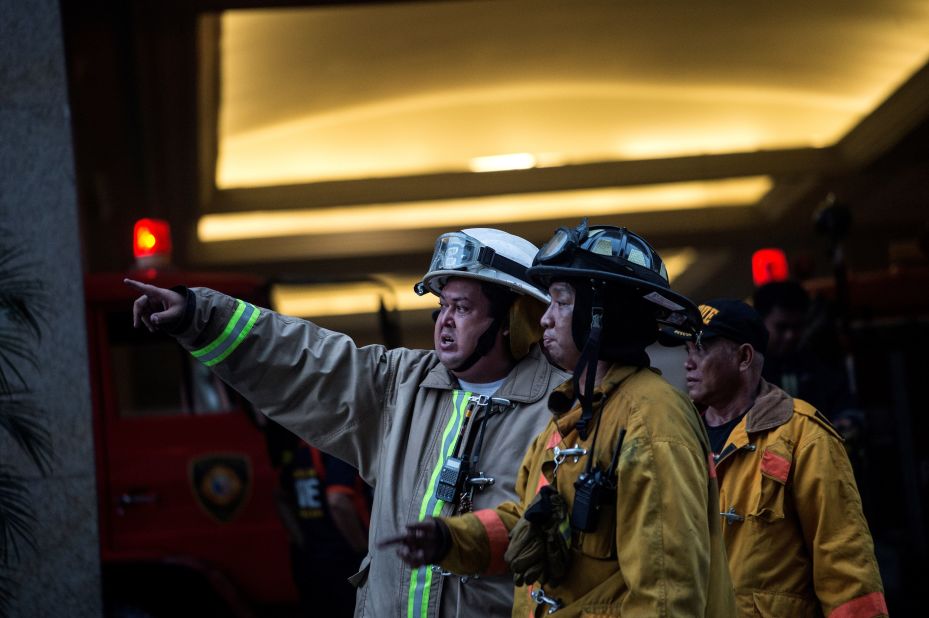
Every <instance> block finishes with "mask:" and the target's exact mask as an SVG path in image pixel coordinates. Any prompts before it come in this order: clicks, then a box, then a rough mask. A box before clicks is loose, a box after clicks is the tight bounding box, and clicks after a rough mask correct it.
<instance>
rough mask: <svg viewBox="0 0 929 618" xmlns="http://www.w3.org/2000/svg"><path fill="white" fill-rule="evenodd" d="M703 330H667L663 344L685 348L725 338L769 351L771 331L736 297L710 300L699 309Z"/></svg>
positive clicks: (762, 352)
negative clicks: (689, 343) (692, 331)
mask: <svg viewBox="0 0 929 618" xmlns="http://www.w3.org/2000/svg"><path fill="white" fill-rule="evenodd" d="M699 309H700V315H701V317H702V318H703V327H702V328H701V329H700V330H699V331H697V333H695V334H694V333H688V332H684V331H681V330H671V329H663V330H662V333H661V336H660V337H659V341H661V343H663V344H664V345H682V344H684V343H685V342H687V341H693V340H695V339H696V340H697V341H705V340H709V339H715V338H716V337H724V338H726V339H729V340H730V341H734V342H736V343H748V344H750V345H751V346H752V347H753V348H755V350H757V351H758V352H760V353H761V354H764V353H765V350H767V348H768V329H767V328H765V325H764V321H763V320H762V319H761V316H760V315H759V314H758V312H757V311H755V310H754V309H753V308H752V307H751V306H750V305H747V304H745V303H744V302H742V301H741V300H736V299H734V298H716V299H713V300H708V301H706V302H705V303H703V304H702V305H700V307H699Z"/></svg>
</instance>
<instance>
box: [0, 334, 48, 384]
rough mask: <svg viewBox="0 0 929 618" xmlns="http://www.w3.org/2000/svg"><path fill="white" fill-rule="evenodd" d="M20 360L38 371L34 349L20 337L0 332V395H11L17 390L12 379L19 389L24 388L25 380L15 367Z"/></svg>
mask: <svg viewBox="0 0 929 618" xmlns="http://www.w3.org/2000/svg"><path fill="white" fill-rule="evenodd" d="M17 359H21V360H23V361H25V362H27V363H29V364H30V365H32V366H33V367H34V368H36V369H38V367H39V365H38V359H37V358H36V355H35V349H34V348H33V347H32V346H30V345H29V344H28V342H26V341H24V340H23V339H22V337H20V336H18V335H15V334H10V333H7V332H3V331H0V393H12V392H15V391H16V390H17V387H16V386H14V382H13V379H12V378H14V377H15V378H16V380H17V381H18V383H19V385H20V386H21V387H25V386H26V379H25V378H24V377H23V374H22V372H21V371H20V370H19V367H18V366H17V363H16V360H17Z"/></svg>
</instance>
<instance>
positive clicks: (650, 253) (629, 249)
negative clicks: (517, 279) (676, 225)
mask: <svg viewBox="0 0 929 618" xmlns="http://www.w3.org/2000/svg"><path fill="white" fill-rule="evenodd" d="M615 231H617V228H615V227H612V226H598V225H595V226H593V227H590V228H589V227H588V226H587V220H586V219H584V220H583V221H581V224H580V225H578V226H577V227H576V228H573V229H571V228H566V227H561V228H558V230H556V231H555V234H554V235H553V236H552V237H551V239H549V241H548V242H546V243H545V244H544V245H542V248H541V249H540V250H539V253H538V254H537V255H536V257H535V260H534V261H533V266H545V265H549V264H564V263H567V262H569V261H570V260H571V258H572V257H573V255H574V253H575V252H576V251H577V250H578V249H581V250H582V251H586V252H587V253H590V254H593V255H597V256H603V257H606V258H620V259H621V260H624V261H626V262H628V263H630V264H632V265H635V266H638V267H640V268H641V269H643V270H642V271H640V275H645V276H646V277H648V278H650V279H653V280H655V281H656V282H658V283H664V284H666V285H667V283H668V269H667V267H666V266H665V264H664V262H663V261H662V259H661V257H660V256H659V255H658V253H657V252H656V251H655V250H654V249H652V248H651V246H649V245H648V243H646V242H645V241H644V240H643V239H641V238H639V237H637V236H634V235H632V234H629V233H625V232H626V230H625V229H622V228H620V229H619V231H620V232H621V233H620V234H615V233H606V232H615ZM649 275H650V276H649Z"/></svg>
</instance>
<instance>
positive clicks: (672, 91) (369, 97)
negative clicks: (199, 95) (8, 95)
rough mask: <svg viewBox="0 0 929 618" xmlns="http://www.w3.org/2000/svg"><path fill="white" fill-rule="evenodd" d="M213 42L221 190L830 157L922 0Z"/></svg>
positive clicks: (320, 23) (720, 7) (254, 18)
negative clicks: (804, 154)
mask: <svg viewBox="0 0 929 618" xmlns="http://www.w3.org/2000/svg"><path fill="white" fill-rule="evenodd" d="M221 27H222V38H221V46H222V47H221V48H222V56H221V82H220V83H221V91H220V103H221V104H220V116H219V155H218V161H217V166H216V182H217V186H218V187H219V188H220V189H229V188H240V187H257V186H268V185H280V184H301V183H312V182H317V181H322V180H337V179H358V178H380V177H391V176H397V175H420V174H429V173H435V172H454V171H468V170H470V169H475V166H480V165H481V164H482V162H487V161H488V160H487V159H486V157H496V156H500V155H518V156H517V157H516V158H515V159H514V160H513V161H510V162H507V160H505V159H504V160H503V161H502V162H501V164H502V167H504V168H525V167H530V166H533V165H534V166H536V167H547V166H558V165H564V164H580V163H590V162H603V161H625V160H636V159H661V158H666V157H678V156H684V155H703V154H718V153H746V152H756V151H766V150H779V149H786V148H805V147H812V148H819V147H824V146H830V145H833V144H835V143H836V142H837V141H838V140H840V139H841V138H842V137H843V136H845V135H846V134H847V133H848V132H849V130H850V129H851V128H853V127H854V126H855V125H856V124H858V123H859V122H860V121H861V120H862V119H863V118H864V117H865V116H867V115H868V114H869V113H871V112H872V111H873V110H874V109H875V108H876V107H877V106H878V105H879V104H880V103H881V102H883V101H884V100H885V99H886V98H887V97H888V95H890V94H891V93H892V92H893V91H894V90H895V89H896V88H898V87H899V86H900V84H902V83H903V82H904V81H905V80H907V79H908V78H909V77H910V76H911V75H912V74H913V73H914V72H915V71H917V70H918V69H919V68H920V67H922V66H923V65H924V64H925V63H926V61H927V59H929V3H926V2H906V1H900V0H886V1H882V2H879V3H876V2H849V1H838V0H832V1H827V2H819V3H809V2H804V3H800V2H788V3H764V4H763V5H762V3H712V4H707V3H693V2H684V1H674V2H661V3H627V2H624V3H619V2H570V3H568V2H563V1H562V2H551V1H549V2H539V1H537V0H532V1H529V2H522V1H520V2H432V3H400V4H378V5H370V6H341V7H328V8H327V7H321V8H308V9H280V10H246V11H229V12H226V13H224V14H223V17H222V21H221ZM493 163H494V160H493V159H491V160H490V164H491V165H493ZM490 169H499V168H494V167H491V168H490Z"/></svg>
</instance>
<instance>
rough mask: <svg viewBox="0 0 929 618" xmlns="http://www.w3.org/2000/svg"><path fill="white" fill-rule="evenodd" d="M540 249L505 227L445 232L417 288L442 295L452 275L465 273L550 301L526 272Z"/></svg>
mask: <svg viewBox="0 0 929 618" xmlns="http://www.w3.org/2000/svg"><path fill="white" fill-rule="evenodd" d="M536 253H538V248H537V247H536V246H535V245H533V244H532V243H531V242H529V241H528V240H525V239H524V238H520V237H519V236H514V235H513V234H509V233H507V232H503V231H501V230H495V229H491V228H483V227H481V228H470V229H466V230H462V231H460V232H449V233H447V234H442V235H441V236H439V238H438V239H437V240H436V243H435V251H434V252H433V254H432V261H431V262H430V263H429V270H428V271H427V272H426V274H425V276H423V280H422V281H420V282H419V283H417V284H416V286H415V290H416V293H417V294H419V295H420V296H422V295H423V294H425V293H426V292H432V293H433V294H435V295H436V296H439V295H440V293H441V290H442V288H443V287H444V286H445V283H446V281H448V279H449V278H450V277H463V278H467V279H479V280H481V281H488V282H490V283H496V284H498V285H502V286H504V287H506V288H509V289H510V290H513V291H514V292H516V293H517V294H526V295H529V296H531V297H533V298H535V299H536V300H538V301H540V302H542V303H545V304H546V305H547V304H548V302H549V296H548V294H546V293H545V292H543V291H542V290H540V289H539V288H537V287H536V286H535V285H533V284H532V283H531V282H530V280H529V277H528V275H527V274H526V270H527V269H528V268H529V267H530V266H532V260H533V258H535V255H536Z"/></svg>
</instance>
